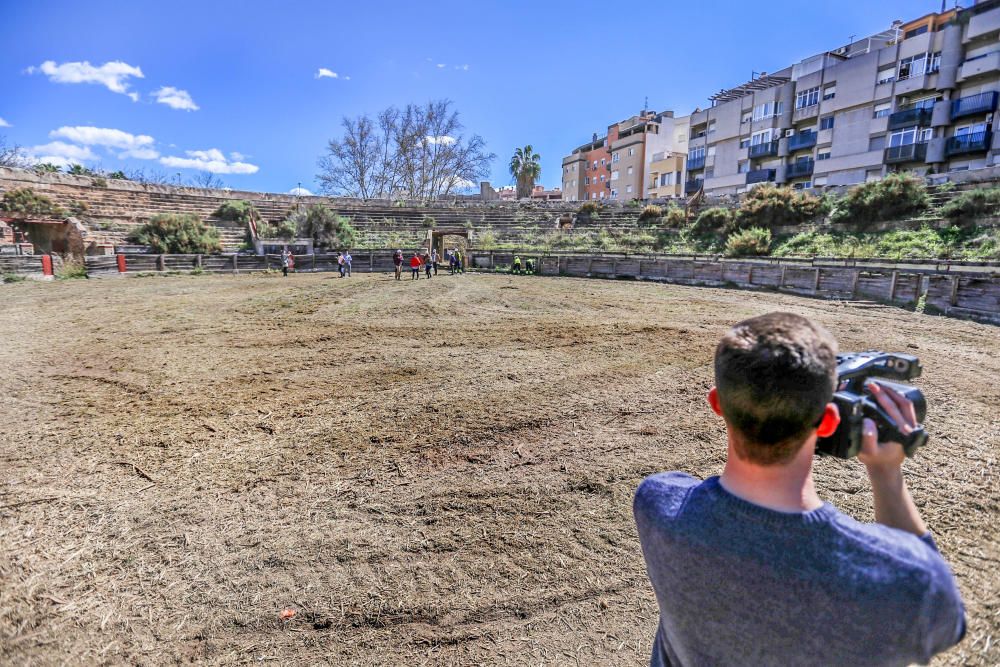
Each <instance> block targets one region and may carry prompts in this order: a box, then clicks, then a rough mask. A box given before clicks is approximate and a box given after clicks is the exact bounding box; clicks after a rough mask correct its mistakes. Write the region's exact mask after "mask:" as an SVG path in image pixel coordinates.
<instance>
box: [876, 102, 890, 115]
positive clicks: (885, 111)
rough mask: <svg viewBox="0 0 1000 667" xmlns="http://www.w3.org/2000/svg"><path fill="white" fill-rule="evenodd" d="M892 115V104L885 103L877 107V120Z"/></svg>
mask: <svg viewBox="0 0 1000 667" xmlns="http://www.w3.org/2000/svg"><path fill="white" fill-rule="evenodd" d="M890 113H892V103H891V102H884V103H882V104H876V105H875V118H884V117H886V116H888V115H889V114H890Z"/></svg>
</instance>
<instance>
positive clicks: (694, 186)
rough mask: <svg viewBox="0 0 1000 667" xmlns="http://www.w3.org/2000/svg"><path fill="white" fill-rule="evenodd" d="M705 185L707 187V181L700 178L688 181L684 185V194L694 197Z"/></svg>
mask: <svg viewBox="0 0 1000 667" xmlns="http://www.w3.org/2000/svg"><path fill="white" fill-rule="evenodd" d="M703 185H705V181H704V180H702V179H700V178H696V179H694V180H693V181H688V182H687V183H685V184H684V194H686V195H693V194H694V193H696V192H698V190H701V188H702V186H703Z"/></svg>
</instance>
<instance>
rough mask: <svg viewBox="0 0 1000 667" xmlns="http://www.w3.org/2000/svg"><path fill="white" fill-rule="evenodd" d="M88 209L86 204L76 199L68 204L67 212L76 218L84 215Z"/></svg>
mask: <svg viewBox="0 0 1000 667" xmlns="http://www.w3.org/2000/svg"><path fill="white" fill-rule="evenodd" d="M88 208H89V207H88V206H87V202H83V201H77V200H76V199H74V200H72V201H71V202H70V203H69V212H70V214H71V215H74V216H76V217H80V216H81V215H83V214H84V213H86V212H87V209H88Z"/></svg>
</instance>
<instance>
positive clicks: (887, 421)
mask: <svg viewBox="0 0 1000 667" xmlns="http://www.w3.org/2000/svg"><path fill="white" fill-rule="evenodd" d="M861 405H862V412H863V414H864V416H865V417H868V418H869V419H871V420H873V421H874V422H875V425H876V426H877V427H878V431H879V440H882V441H884V442H898V443H899V444H901V445H902V446H903V451H904V452H905V453H906V455H907V456H908V457H912V456H913V454H914V452H916V451H917V449H918V448H920V447H923V446H924V445H925V444H927V431H925V430H924V426H923V424H917V425H916V427H914V429H913V430H912V431H910V433H909V434H907V435H904V434H903V433H901V432H900V430H899V426H897V424H896V422H895V421H893V419H892V417H890V416H889V414H888V413H887V412H886V411H885V410H883V409H882V406H880V405H879V404H878V402H876V401H875V399H873V398H871V396H868V395H865V396H864V397H863V398H862V401H861Z"/></svg>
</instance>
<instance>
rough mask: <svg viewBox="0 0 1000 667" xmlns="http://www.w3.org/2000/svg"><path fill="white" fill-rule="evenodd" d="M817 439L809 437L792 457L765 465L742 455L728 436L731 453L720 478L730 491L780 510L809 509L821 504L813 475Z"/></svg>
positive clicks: (806, 510) (761, 504)
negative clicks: (784, 461)
mask: <svg viewBox="0 0 1000 667" xmlns="http://www.w3.org/2000/svg"><path fill="white" fill-rule="evenodd" d="M814 448H815V443H814V442H813V439H812V438H810V441H809V442H806V443H805V444H804V445H803V446H802V449H800V450H799V453H798V454H796V455H795V458H793V459H792V460H791V461H789V462H788V463H785V464H781V465H769V466H762V465H757V464H754V463H750V462H749V461H746V460H744V459H741V458H740V457H739V456H738V455H737V453H736V448H735V446H734V444H733V441H732V437H731V436H730V439H729V456H728V458H727V459H726V467H725V469H724V470H723V472H722V477H721V478H720V482H721V483H722V487H723V488H724V489H725V490H726V491H728V492H729V493H731V494H733V495H734V496H737V497H738V498H742V499H743V500H746V501H748V502H751V503H753V504H754V505H760V506H761V507H766V508H768V509H772V510H777V511H779V512H808V511H810V510H814V509H817V508H818V507H820V506H822V504H823V501H821V500H820V499H819V496H818V495H817V494H816V487H815V486H814V485H813V478H812V459H813V450H814Z"/></svg>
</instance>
